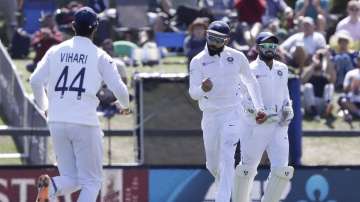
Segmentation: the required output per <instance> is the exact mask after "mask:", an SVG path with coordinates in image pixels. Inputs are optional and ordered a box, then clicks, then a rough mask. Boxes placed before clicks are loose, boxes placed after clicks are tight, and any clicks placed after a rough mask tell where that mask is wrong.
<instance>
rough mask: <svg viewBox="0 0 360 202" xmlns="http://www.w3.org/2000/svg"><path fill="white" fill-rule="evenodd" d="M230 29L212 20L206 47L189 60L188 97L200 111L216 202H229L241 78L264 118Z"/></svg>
mask: <svg viewBox="0 0 360 202" xmlns="http://www.w3.org/2000/svg"><path fill="white" fill-rule="evenodd" d="M229 34H230V28H229V26H228V25H227V24H226V23H225V22H223V21H214V22H212V23H211V24H210V25H209V28H208V30H207V34H206V41H207V44H206V46H205V49H204V50H203V51H202V52H200V53H199V54H198V55H196V56H195V57H194V58H193V59H192V60H191V62H190V88H189V93H190V96H191V97H192V98H193V99H194V100H197V101H198V103H199V107H200V109H201V110H202V111H203V117H202V121H201V129H202V131H203V139H204V146H205V153H206V167H207V169H208V170H209V171H210V173H211V174H212V175H213V176H214V178H215V182H216V184H217V194H216V198H215V201H216V202H229V201H230V198H231V190H232V185H233V176H234V170H235V169H234V152H235V147H236V143H237V141H238V140H239V134H240V133H241V131H240V130H241V128H242V126H241V124H242V120H241V116H242V114H244V113H243V112H242V111H241V110H240V106H241V99H240V88H239V84H240V82H241V81H242V82H243V83H244V84H245V86H246V87H247V90H248V92H249V94H250V96H251V98H252V101H253V103H254V106H255V111H256V112H255V114H257V116H256V118H257V122H258V123H262V122H264V121H265V120H266V114H265V113H264V112H263V110H262V109H263V103H262V99H261V95H260V91H259V84H258V83H257V81H256V79H255V78H254V77H253V76H252V74H251V71H250V67H249V62H248V60H247V59H246V57H245V56H244V55H243V54H242V53H241V52H239V51H237V50H234V49H232V48H230V47H227V46H226V44H227V42H228V40H229Z"/></svg>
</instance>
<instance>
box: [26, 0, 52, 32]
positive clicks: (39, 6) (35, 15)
mask: <svg viewBox="0 0 360 202" xmlns="http://www.w3.org/2000/svg"><path fill="white" fill-rule="evenodd" d="M55 9H56V4H55V1H54V0H27V1H24V7H23V15H24V18H25V22H24V29H25V31H26V32H28V33H30V34H33V33H34V32H35V31H37V30H39V29H40V22H39V18H40V17H41V13H53V12H54V11H55Z"/></svg>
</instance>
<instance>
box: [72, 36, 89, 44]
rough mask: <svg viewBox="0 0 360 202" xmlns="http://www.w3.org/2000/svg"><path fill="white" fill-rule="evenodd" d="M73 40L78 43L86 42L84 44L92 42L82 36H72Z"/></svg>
mask: <svg viewBox="0 0 360 202" xmlns="http://www.w3.org/2000/svg"><path fill="white" fill-rule="evenodd" d="M74 40H75V41H80V42H86V43H91V42H92V41H91V40H90V39H89V38H88V37H84V36H74Z"/></svg>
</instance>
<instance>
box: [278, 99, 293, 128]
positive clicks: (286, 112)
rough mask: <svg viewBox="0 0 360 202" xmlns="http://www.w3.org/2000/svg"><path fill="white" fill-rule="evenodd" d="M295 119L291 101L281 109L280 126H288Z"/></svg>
mask: <svg viewBox="0 0 360 202" xmlns="http://www.w3.org/2000/svg"><path fill="white" fill-rule="evenodd" d="M293 118H294V111H293V109H292V103H291V101H290V102H289V103H286V104H285V105H284V106H283V107H282V109H281V118H280V122H279V125H281V126H287V125H289V124H290V122H291V120H292V119H293Z"/></svg>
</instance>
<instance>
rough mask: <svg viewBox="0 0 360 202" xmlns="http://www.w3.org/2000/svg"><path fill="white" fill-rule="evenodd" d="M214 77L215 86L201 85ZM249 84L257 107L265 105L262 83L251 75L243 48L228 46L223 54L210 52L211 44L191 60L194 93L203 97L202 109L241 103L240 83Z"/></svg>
mask: <svg viewBox="0 0 360 202" xmlns="http://www.w3.org/2000/svg"><path fill="white" fill-rule="evenodd" d="M207 78H210V80H211V81H212V83H213V88H212V89H211V90H210V91H209V92H204V91H203V90H202V89H201V84H202V81H203V80H205V79H207ZM241 82H243V83H244V84H245V86H246V87H247V89H248V91H249V93H250V96H251V98H252V100H253V101H254V105H255V107H256V109H261V108H263V103H262V99H261V94H260V91H259V85H258V83H257V82H256V79H255V78H254V77H253V76H252V75H251V71H250V68H249V62H248V60H247V58H246V57H245V55H244V54H242V53H241V52H239V51H237V50H235V49H232V48H229V47H225V48H224V50H223V51H222V52H221V53H220V56H219V55H215V56H210V55H209V52H208V49H207V47H205V49H204V50H203V51H201V52H200V53H199V54H198V55H196V56H195V57H194V58H193V59H192V60H191V62H190V88H189V93H190V96H191V97H192V98H193V99H194V100H198V101H199V107H200V109H201V110H202V111H214V110H218V109H224V108H228V107H234V106H239V105H241V99H240V93H241V91H240V87H239V85H240V83H241Z"/></svg>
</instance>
